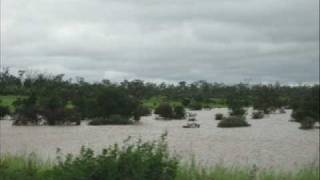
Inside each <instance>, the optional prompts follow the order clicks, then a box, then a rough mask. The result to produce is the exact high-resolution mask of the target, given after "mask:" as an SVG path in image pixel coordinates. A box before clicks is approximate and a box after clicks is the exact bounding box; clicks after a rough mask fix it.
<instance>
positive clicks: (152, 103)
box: [143, 96, 182, 109]
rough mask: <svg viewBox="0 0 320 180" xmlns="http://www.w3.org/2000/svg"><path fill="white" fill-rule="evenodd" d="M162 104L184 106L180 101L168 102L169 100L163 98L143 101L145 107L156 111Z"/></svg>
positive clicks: (157, 97)
mask: <svg viewBox="0 0 320 180" xmlns="http://www.w3.org/2000/svg"><path fill="white" fill-rule="evenodd" d="M162 102H168V103H169V104H170V105H171V106H177V105H182V104H181V102H180V101H174V100H167V98H165V97H163V96H155V97H152V98H150V99H145V100H143V105H144V106H146V107H148V108H150V109H155V108H156V107H158V106H159V104H160V103H162Z"/></svg>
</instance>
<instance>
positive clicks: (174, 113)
mask: <svg viewBox="0 0 320 180" xmlns="http://www.w3.org/2000/svg"><path fill="white" fill-rule="evenodd" d="M154 113H155V114H157V115H159V116H160V117H162V118H164V119H167V120H168V119H184V118H185V117H186V111H185V108H184V107H183V106H182V105H176V106H174V107H172V106H171V105H170V104H169V103H161V104H160V105H159V106H158V107H157V108H156V109H155V111H154Z"/></svg>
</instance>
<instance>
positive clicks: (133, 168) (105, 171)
mask: <svg viewBox="0 0 320 180" xmlns="http://www.w3.org/2000/svg"><path fill="white" fill-rule="evenodd" d="M178 162H179V161H178V160H177V159H176V158H175V157H171V156H170V155H169V152H168V148H167V144H166V143H165V141H164V139H161V140H160V141H158V142H156V141H154V142H145V143H142V141H141V140H139V141H138V142H137V143H135V144H125V145H124V146H123V147H119V146H118V145H117V144H115V145H113V146H111V147H109V148H107V149H103V150H102V153H101V154H95V153H94V152H93V150H91V149H90V148H85V147H82V149H81V151H80V155H79V156H77V157H73V156H72V155H68V156H67V157H66V158H65V160H60V161H59V164H58V165H56V166H54V167H53V168H52V170H50V171H49V172H48V175H49V177H52V179H60V180H64V179H65V180H69V179H79V180H80V179H87V180H90V179H92V180H97V179H108V180H112V179H115V180H120V179H131V180H135V179H136V180H144V179H145V180H149V179H154V180H170V179H175V177H176V172H177V168H178Z"/></svg>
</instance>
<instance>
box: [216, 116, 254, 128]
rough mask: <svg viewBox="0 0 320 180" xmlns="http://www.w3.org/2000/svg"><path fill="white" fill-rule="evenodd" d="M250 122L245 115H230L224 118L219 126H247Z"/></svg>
mask: <svg viewBox="0 0 320 180" xmlns="http://www.w3.org/2000/svg"><path fill="white" fill-rule="evenodd" d="M247 126H250V124H249V123H248V122H247V121H246V119H245V117H243V116H229V117H226V118H223V119H222V120H221V121H220V122H219V123H218V127H226V128H228V127H247Z"/></svg>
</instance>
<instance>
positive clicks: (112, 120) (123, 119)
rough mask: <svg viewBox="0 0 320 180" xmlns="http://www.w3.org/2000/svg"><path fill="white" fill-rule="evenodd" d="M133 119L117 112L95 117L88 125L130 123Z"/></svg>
mask: <svg viewBox="0 0 320 180" xmlns="http://www.w3.org/2000/svg"><path fill="white" fill-rule="evenodd" d="M132 123H133V121H132V120H130V119H129V118H128V117H127V116H121V115H119V114H113V115H110V116H109V117H107V118H103V117H101V118H95V119H93V120H92V121H90V122H89V125H94V126H96V125H116V124H118V125H121V124H122V125H124V124H132Z"/></svg>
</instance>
